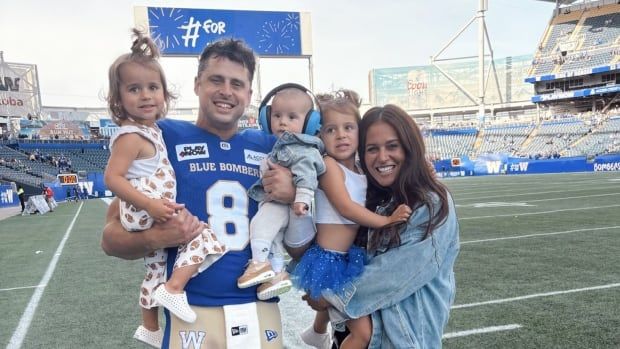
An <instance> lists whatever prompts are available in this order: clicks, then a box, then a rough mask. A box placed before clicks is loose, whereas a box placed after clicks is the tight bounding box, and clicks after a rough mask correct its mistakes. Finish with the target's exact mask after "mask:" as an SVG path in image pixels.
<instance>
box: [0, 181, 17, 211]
mask: <svg viewBox="0 0 620 349" xmlns="http://www.w3.org/2000/svg"><path fill="white" fill-rule="evenodd" d="M11 206H19V198H18V197H17V192H15V191H14V190H13V187H11V186H10V185H0V208H3V207H11Z"/></svg>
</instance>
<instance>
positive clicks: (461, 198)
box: [457, 186, 620, 202]
mask: <svg viewBox="0 0 620 349" xmlns="http://www.w3.org/2000/svg"><path fill="white" fill-rule="evenodd" d="M610 188H612V187H610V186H605V187H600V188H592V187H585V188H581V189H574V190H566V189H564V190H549V191H539V192H528V193H523V192H522V193H520V194H510V195H509V196H508V197H510V198H512V197H515V196H527V195H538V194H555V193H569V192H579V191H590V190H605V189H610ZM618 194H620V193H617V192H616V193H611V194H603V195H588V196H578V197H591V196H604V195H618ZM506 196H507V195H506V194H500V195H489V196H478V197H470V198H466V197H457V199H458V200H457V201H459V202H460V201H463V200H468V201H471V200H482V199H494V198H505V197H506ZM526 201H527V202H529V201H530V200H526ZM531 201H535V200H531Z"/></svg>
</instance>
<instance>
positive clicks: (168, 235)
mask: <svg viewBox="0 0 620 349" xmlns="http://www.w3.org/2000/svg"><path fill="white" fill-rule="evenodd" d="M119 202H120V201H119V200H118V199H114V200H113V201H112V203H111V204H110V207H109V208H108V212H107V214H106V225H105V227H104V228H103V234H102V237H101V248H102V249H103V251H104V252H105V253H106V254H107V255H109V256H114V257H119V258H123V259H138V258H141V257H144V256H146V255H147V254H148V253H150V252H152V251H154V250H157V249H160V248H165V247H173V246H178V245H181V244H184V243H187V242H188V241H190V240H191V239H193V238H194V237H195V236H196V235H198V234H199V233H200V232H201V231H202V229H203V223H202V222H200V220H198V218H197V217H195V216H194V215H192V214H191V213H189V211H187V210H186V209H185V208H184V206H183V205H181V204H174V205H175V208H176V209H177V210H178V213H177V214H176V215H175V216H174V217H172V219H169V220H168V221H166V223H163V224H154V225H153V226H152V227H151V228H150V229H147V230H143V231H136V232H128V231H127V230H125V229H124V228H123V226H122V225H121V222H120V212H119Z"/></svg>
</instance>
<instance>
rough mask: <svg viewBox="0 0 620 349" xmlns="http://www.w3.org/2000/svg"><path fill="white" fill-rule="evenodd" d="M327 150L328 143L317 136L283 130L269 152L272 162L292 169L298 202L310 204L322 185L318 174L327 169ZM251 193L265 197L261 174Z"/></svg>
mask: <svg viewBox="0 0 620 349" xmlns="http://www.w3.org/2000/svg"><path fill="white" fill-rule="evenodd" d="M324 150H325V146H324V145H323V142H322V141H321V139H319V138H318V137H315V136H309V135H306V134H300V133H290V132H284V133H283V134H282V136H280V138H278V140H277V141H276V144H275V145H274V146H273V149H272V150H271V152H270V153H269V156H268V159H269V160H270V161H271V162H273V163H276V164H278V165H281V166H284V167H286V168H288V169H290V170H291V173H292V174H293V183H294V184H295V187H296V195H295V202H303V203H306V204H307V205H308V206H310V202H311V201H312V198H314V192H315V191H316V189H317V187H318V185H319V180H318V176H320V175H322V174H323V173H324V172H325V162H323V155H322V154H323V152H324ZM261 167H262V166H261ZM261 173H262V171H261ZM248 194H249V196H250V197H251V198H252V199H254V200H256V201H259V202H260V201H263V200H264V199H265V190H264V188H263V184H262V178H261V179H259V180H258V181H256V183H254V184H253V185H252V186H251V187H250V189H249V190H248Z"/></svg>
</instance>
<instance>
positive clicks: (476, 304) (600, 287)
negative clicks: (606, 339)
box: [452, 283, 620, 309]
mask: <svg viewBox="0 0 620 349" xmlns="http://www.w3.org/2000/svg"><path fill="white" fill-rule="evenodd" d="M614 287H620V283H615V284H607V285H600V286H592V287H584V288H574V289H572V290H564V291H552V292H545V293H534V294H528V295H526V296H519V297H511V298H503V299H494V300H490V301H485V302H477V303H468V304H457V305H453V306H452V309H462V308H472V307H477V306H480V305H489V304H500V303H508V302H516V301H521V300H524V299H531V298H539V297H549V296H557V295H561V294H569V293H577V292H586V291H594V290H604V289H607V288H614Z"/></svg>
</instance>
